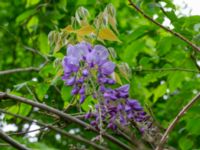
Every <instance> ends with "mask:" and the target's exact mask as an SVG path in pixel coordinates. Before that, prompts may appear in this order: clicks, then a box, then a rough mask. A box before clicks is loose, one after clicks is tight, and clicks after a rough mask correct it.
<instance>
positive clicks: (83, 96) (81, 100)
mask: <svg viewBox="0 0 200 150" xmlns="http://www.w3.org/2000/svg"><path fill="white" fill-rule="evenodd" d="M85 98H86V96H85V95H81V98H80V103H81V104H82V103H83V102H84V101H85Z"/></svg>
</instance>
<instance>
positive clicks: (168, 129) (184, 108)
mask: <svg viewBox="0 0 200 150" xmlns="http://www.w3.org/2000/svg"><path fill="white" fill-rule="evenodd" d="M198 99H200V93H198V94H197V95H196V96H195V97H194V98H193V99H192V100H191V101H189V103H187V105H185V106H184V107H183V108H182V109H181V111H180V112H179V113H178V115H177V116H176V117H175V118H174V120H173V121H172V122H171V123H170V125H169V126H168V128H167V130H166V131H165V133H164V134H163V136H162V138H161V140H160V143H159V144H158V146H157V148H156V150H162V147H163V145H164V144H165V142H166V141H167V137H168V135H169V133H170V132H171V131H172V129H173V128H174V127H175V125H176V124H177V123H178V121H179V120H180V118H181V117H182V116H183V115H184V114H185V113H186V112H187V110H188V109H190V108H191V107H192V105H193V104H194V103H195V102H196V101H197V100H198Z"/></svg>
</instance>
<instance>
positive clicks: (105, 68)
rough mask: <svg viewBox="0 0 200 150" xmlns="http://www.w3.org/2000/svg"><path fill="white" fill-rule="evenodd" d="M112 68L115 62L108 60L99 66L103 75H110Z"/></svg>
mask: <svg viewBox="0 0 200 150" xmlns="http://www.w3.org/2000/svg"><path fill="white" fill-rule="evenodd" d="M114 69H115V64H114V63H113V62H111V61H108V62H106V63H104V64H103V65H102V66H101V72H102V73H103V74H104V75H110V74H111V73H113V72H114Z"/></svg>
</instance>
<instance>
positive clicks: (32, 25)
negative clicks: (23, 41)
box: [27, 16, 45, 42]
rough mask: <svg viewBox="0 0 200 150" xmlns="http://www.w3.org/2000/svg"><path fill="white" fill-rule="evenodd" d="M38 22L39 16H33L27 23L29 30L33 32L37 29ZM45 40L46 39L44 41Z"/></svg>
mask: <svg viewBox="0 0 200 150" xmlns="http://www.w3.org/2000/svg"><path fill="white" fill-rule="evenodd" d="M38 22H39V19H38V17H37V16H33V17H32V18H31V19H30V20H29V21H28V23H27V28H28V30H29V32H33V31H36V29H37V27H38ZM44 42H45V41H44Z"/></svg>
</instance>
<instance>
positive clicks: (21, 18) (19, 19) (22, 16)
mask: <svg viewBox="0 0 200 150" xmlns="http://www.w3.org/2000/svg"><path fill="white" fill-rule="evenodd" d="M34 13H36V9H31V10H27V11H25V12H24V13H22V14H20V15H19V16H18V17H17V18H16V23H17V24H19V23H20V22H22V21H24V20H26V19H27V18H28V17H30V16H32V15H33V14H34Z"/></svg>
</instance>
